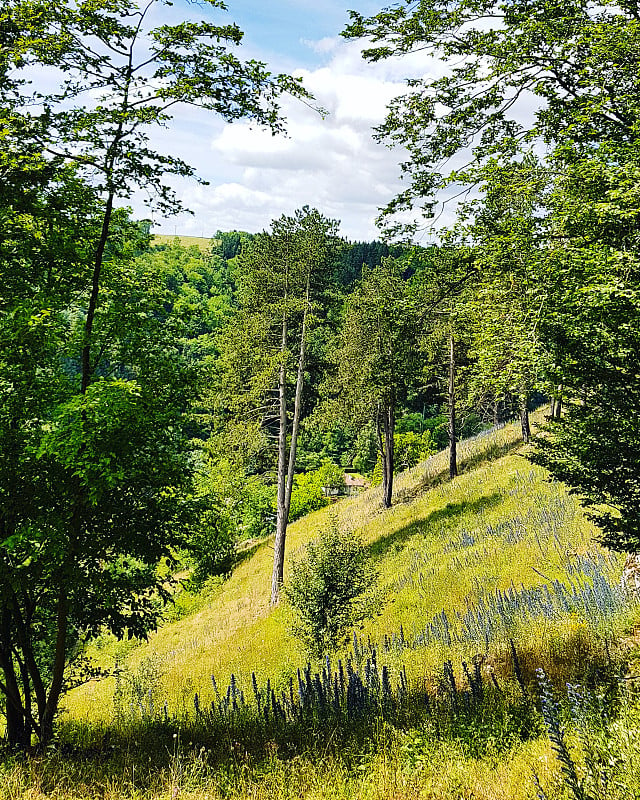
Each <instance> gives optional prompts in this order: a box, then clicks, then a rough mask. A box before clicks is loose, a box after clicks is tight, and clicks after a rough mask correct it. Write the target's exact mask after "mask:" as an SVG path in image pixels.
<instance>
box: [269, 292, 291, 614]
mask: <svg viewBox="0 0 640 800" xmlns="http://www.w3.org/2000/svg"><path fill="white" fill-rule="evenodd" d="M285 302H286V298H285ZM286 349H287V312H286V309H285V311H284V313H283V315H282V345H281V349H280V355H281V358H282V363H281V364H280V375H279V378H278V396H279V402H280V428H279V430H278V501H277V502H278V507H277V517H276V539H275V542H274V545H273V574H272V576H271V605H275V604H276V603H277V602H278V598H279V596H280V585H281V584H282V577H283V574H284V544H285V538H286V535H287V517H288V513H287V508H286V503H285V499H286V482H287V460H286V459H287V392H286V389H287V386H286V380H287V370H286V364H285V357H286Z"/></svg>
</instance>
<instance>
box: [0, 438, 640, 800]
mask: <svg viewBox="0 0 640 800" xmlns="http://www.w3.org/2000/svg"><path fill="white" fill-rule="evenodd" d="M459 455H460V457H459V461H460V465H461V474H460V475H459V476H458V477H457V478H455V479H454V480H453V481H449V480H448V458H447V454H446V453H440V454H437V455H436V456H433V457H432V458H431V459H429V460H428V461H427V462H425V463H424V464H421V465H419V466H418V467H416V468H415V469H413V470H410V471H408V472H407V473H404V474H403V475H401V476H399V478H398V480H397V483H396V502H395V505H394V506H393V507H392V508H391V509H387V510H385V509H383V508H382V505H381V491H380V489H379V488H374V489H372V490H369V491H366V492H364V493H363V494H362V495H359V496H357V497H355V498H350V499H347V500H342V501H340V502H338V503H336V504H335V505H333V506H332V507H330V508H328V509H323V510H321V511H318V512H315V513H314V514H311V515H309V516H308V517H306V518H304V519H301V520H299V521H298V522H296V523H294V524H293V525H291V526H290V528H289V533H288V540H287V547H288V552H289V553H292V552H294V551H295V550H296V549H297V548H299V547H301V546H302V545H303V544H304V543H305V542H307V541H309V540H310V539H311V538H313V537H314V536H316V535H317V534H318V533H319V531H320V530H321V529H322V528H323V526H326V525H328V524H329V522H330V515H335V516H337V518H338V520H339V523H340V524H341V525H342V526H344V527H346V528H350V529H352V530H356V531H358V532H359V533H360V535H361V537H362V539H363V541H364V542H365V545H366V546H367V547H368V549H369V552H370V554H371V557H372V559H373V560H374V562H375V564H376V566H377V569H378V573H379V587H380V589H381V591H382V593H383V594H384V596H385V603H384V606H383V608H382V611H381V613H380V614H379V615H378V616H376V617H375V618H374V619H372V620H369V621H368V622H366V623H365V624H364V625H363V626H362V628H361V629H358V630H357V631H356V632H355V633H356V635H357V638H358V647H359V648H362V649H364V650H365V651H366V653H365V656H363V658H364V657H368V655H370V654H371V649H369V644H370V645H371V646H372V647H375V648H376V650H377V653H378V656H377V657H378V663H379V664H386V665H388V667H389V668H390V670H391V674H392V675H393V676H394V680H395V678H396V677H397V675H398V672H399V670H400V669H401V668H403V667H404V669H405V670H406V673H407V675H408V678H409V685H410V687H411V690H412V691H413V692H414V694H415V696H414V697H413V698H412V697H409V706H408V707H407V711H406V713H405V712H403V713H404V717H403V719H404V722H402V723H400V722H399V721H396V722H394V721H393V719H391V720H388V719H387V718H385V717H384V715H382V716H380V715H378V716H376V715H373V716H371V719H370V720H363V722H362V724H360V723H359V722H357V721H356V722H351V723H348V724H347V727H346V728H345V729H342V730H341V729H340V726H339V724H337V722H336V721H335V720H334V721H333V722H329V721H327V722H326V725H323V724H322V721H321V720H320V719H317V718H316V721H315V722H313V724H311V723H309V727H308V728H305V726H304V725H302V727H300V726H299V725H298V726H297V727H296V726H295V725H294V726H293V727H291V726H290V727H289V728H286V727H285V728H283V729H282V730H280V731H279V732H278V733H276V732H275V731H276V729H275V728H274V729H271V728H269V725H266V727H265V726H264V725H263V723H261V722H259V721H258V722H257V723H254V722H251V721H250V719H249V717H247V720H249V722H247V723H244V722H242V721H241V720H240V721H239V722H238V723H237V724H236V723H234V722H233V720H232V719H231V718H229V724H228V727H225V725H226V724H227V723H225V722H224V716H223V717H218V718H217V719H218V722H216V723H215V725H214V726H213V727H211V728H210V729H208V728H207V726H206V725H205V726H204V727H202V726H203V718H200V721H198V717H197V715H196V714H195V711H194V696H195V694H196V693H197V694H198V698H199V699H198V702H199V703H200V704H201V705H202V706H203V707H204V708H208V706H209V704H210V703H211V702H212V701H215V698H216V696H215V691H214V687H213V684H212V681H211V676H212V675H214V676H215V678H216V681H217V684H218V687H219V689H220V691H221V693H222V694H223V695H224V691H225V688H226V685H227V682H228V680H229V676H230V675H231V674H232V673H233V674H234V676H235V679H236V681H237V684H238V685H239V686H240V687H241V688H244V690H245V692H246V693H247V697H248V698H249V700H251V697H250V687H251V675H252V672H255V673H256V678H257V681H258V684H259V685H260V686H261V687H264V685H265V684H266V681H267V680H268V679H269V680H270V681H271V685H272V687H280V688H281V687H282V686H283V684H284V683H285V682H286V680H287V679H288V677H289V676H295V670H296V668H297V667H298V666H302V665H304V663H305V662H306V658H305V654H304V653H303V652H302V651H301V650H300V649H299V647H298V646H297V644H296V642H295V641H294V640H293V638H292V637H291V636H290V635H289V633H288V623H289V617H288V615H289V613H290V612H289V611H288V610H287V609H286V607H284V606H283V607H279V608H277V609H275V610H273V609H270V607H269V593H270V577H271V567H272V555H273V551H272V542H271V541H264V542H259V543H257V544H253V545H252V546H251V548H250V549H249V550H248V551H247V552H245V553H244V554H243V559H242V561H241V562H240V563H239V564H238V566H237V567H236V569H235V570H234V572H233V574H232V575H231V576H230V577H229V578H228V579H227V580H225V581H213V582H212V583H211V584H210V585H209V586H208V587H207V590H206V592H205V593H204V594H203V595H201V596H200V597H197V598H190V597H189V596H187V595H183V596H181V597H179V598H178V605H179V606H180V612H179V615H178V616H179V617H180V618H178V619H175V620H174V621H167V622H166V623H165V624H164V625H163V626H161V627H160V629H159V630H158V631H157V632H155V633H154V634H152V635H151V636H150V637H149V641H148V642H144V643H135V642H134V643H123V642H116V641H115V640H114V639H112V638H111V637H105V638H104V639H103V640H102V641H100V642H98V643H97V644H96V646H95V647H94V648H93V650H92V655H93V656H94V658H95V659H96V660H97V661H98V662H100V663H101V664H102V666H104V667H106V668H113V666H114V665H115V664H116V663H117V664H118V665H119V666H120V667H121V668H122V669H123V670H124V673H123V676H122V677H121V678H120V686H121V687H122V686H128V687H131V686H133V685H134V683H135V685H136V687H137V689H136V692H137V695H136V696H137V698H138V700H137V702H138V705H139V707H136V706H135V704H134V705H131V704H130V705H127V703H131V696H132V693H131V691H129V695H127V696H126V697H125V696H124V695H123V696H122V697H120V699H118V697H119V695H118V693H117V692H116V696H115V699H114V690H116V688H117V687H116V681H115V679H113V678H112V679H108V680H103V681H95V682H92V683H90V684H88V685H85V686H84V687H81V688H80V689H78V690H76V691H74V692H73V693H72V694H71V695H70V696H68V697H67V699H66V711H65V714H64V715H63V717H62V721H63V737H64V739H65V741H67V742H69V743H71V747H72V751H73V752H75V748H78V750H77V752H78V757H77V758H75V757H71V758H70V759H69V758H65V757H63V756H60V755H55V756H52V757H45V758H40V759H36V760H31V761H29V762H28V763H26V764H20V763H17V762H14V763H12V762H11V761H5V762H4V766H3V767H2V769H3V770H4V772H2V773H1V774H0V786H2V787H3V791H4V792H5V793H4V794H2V793H1V792H0V796H2V797H3V798H4V797H5V796H7V797H16V798H18V797H20V798H23V797H25V798H27V797H28V798H32V800H34V799H35V800H41V798H42V800H43V799H44V798H45V797H46V798H59V800H70V799H71V798H73V800H88V799H89V798H92V799H93V798H104V799H105V800H134V799H137V800H160V798H171V800H175V798H177V797H180V798H192V800H205V798H216V800H217V798H223V797H225V798H233V799H235V798H237V800H241V798H242V800H244V798H247V799H248V798H258V799H259V800H281V799H282V800H284V798H304V800H321V799H322V800H324V798H339V799H342V798H345V800H346V798H362V800H364V798H367V799H368V798H380V800H382V798H397V800H405V798H406V800H409V798H432V799H433V800H436V798H438V800H439V799H440V798H442V800H454V798H455V800H459V798H483V799H486V800H521V799H522V800H525V798H526V799H527V800H528V799H529V798H535V797H538V796H541V795H539V792H540V791H543V792H544V795H545V796H546V797H547V798H548V800H561V798H566V796H567V795H566V790H565V788H563V785H562V776H561V773H560V770H559V767H558V764H557V762H556V760H555V757H554V755H553V751H552V749H551V746H550V744H549V742H548V741H547V740H546V738H544V737H543V736H541V731H542V728H541V727H540V730H538V727H539V726H541V725H542V723H541V720H540V719H539V714H538V712H536V711H535V709H534V708H533V706H531V707H530V708H529V711H526V708H525V711H526V713H525V720H528V721H525V722H524V723H523V724H524V725H525V727H524V729H523V730H522V731H521V732H520V733H516V734H514V733H513V732H511V733H510V732H509V730H508V729H507V728H506V727H504V726H505V723H504V719H502V717H501V716H500V713H502V712H500V713H498V712H497V711H491V710H490V709H488V710H487V712H486V717H483V716H482V714H484V713H485V712H484V711H483V712H482V714H481V715H480V716H477V715H476V716H475V717H473V718H472V719H473V721H472V723H469V724H470V725H471V727H470V728H469V727H465V725H466V723H464V720H462V721H460V720H456V718H455V713H454V712H453V710H452V711H451V714H452V716H451V717H450V718H449V717H448V716H447V714H449V712H447V711H446V704H445V707H444V708H445V710H444V712H442V711H441V712H439V713H440V717H438V716H437V715H436V717H429V716H428V715H427V716H426V717H425V716H424V707H420V702H423V701H420V697H421V694H420V693H421V692H424V691H425V690H426V691H428V692H429V693H434V696H436V697H440V698H441V700H440V701H439V702H441V701H442V697H443V695H442V692H443V688H442V686H443V684H442V676H443V663H444V662H445V661H450V662H451V663H452V668H453V675H454V679H455V681H456V683H457V686H458V689H459V691H460V699H459V702H461V703H462V702H463V700H464V697H465V696H468V695H469V688H470V687H469V683H468V681H467V678H466V677H465V674H464V670H463V667H462V662H463V661H465V662H466V663H467V664H468V665H470V664H475V663H478V664H479V665H480V669H481V671H482V675H483V678H484V681H485V684H486V685H487V686H489V687H491V686H495V687H496V688H495V692H496V695H495V696H496V698H498V699H500V698H502V700H500V702H501V703H503V704H506V705H504V710H505V713H506V714H507V716H508V715H509V714H515V715H516V717H515V719H516V720H517V715H518V714H520V713H522V712H521V711H518V708H519V707H520V706H521V705H522V703H523V702H524V705H525V707H526V706H527V703H529V702H531V701H528V700H527V701H523V700H522V695H521V694H519V692H520V689H519V688H518V684H517V683H516V681H515V678H514V675H515V674H516V672H519V673H520V676H521V679H522V681H523V684H524V685H526V686H527V687H528V692H530V695H531V696H534V695H535V670H536V668H539V667H543V668H544V670H545V672H546V673H547V675H549V676H550V678H551V680H552V681H553V682H554V683H555V684H556V685H558V686H563V685H564V684H565V683H566V682H567V681H571V682H576V681H578V682H586V683H588V684H591V683H593V682H594V681H595V683H597V681H599V680H602V676H611V675H613V674H614V673H615V672H616V670H619V669H620V665H621V664H622V663H623V661H622V660H621V656H620V645H619V641H620V637H621V634H622V633H623V631H629V630H631V629H632V628H633V625H634V623H635V622H636V621H637V617H638V612H637V607H636V606H635V605H634V604H625V603H624V602H623V600H622V596H621V594H620V593H619V591H618V589H617V586H616V583H617V581H618V580H619V573H620V568H621V562H622V559H621V557H619V556H617V555H615V554H610V553H607V552H605V551H603V550H602V549H601V548H600V546H599V545H598V544H597V541H596V540H597V534H598V531H597V530H596V529H595V528H594V526H593V525H592V524H591V523H590V522H589V521H588V520H587V519H586V518H585V516H584V514H583V512H582V510H581V508H580V506H579V503H578V501H577V500H576V498H575V497H573V496H571V495H569V494H568V492H567V491H566V489H565V488H564V487H563V486H561V485H560V484H558V483H555V482H552V481H549V480H548V479H547V476H546V474H545V473H544V471H543V470H542V469H540V468H538V467H534V466H532V465H531V464H530V462H528V461H527V460H526V458H525V457H524V455H523V450H522V448H521V445H520V442H519V431H518V429H517V427H516V426H505V427H504V428H502V429H500V430H497V431H492V432H490V433H486V434H483V435H481V436H479V437H476V438H475V439H472V440H469V441H467V442H464V443H461V445H460V454H459ZM285 579H286V571H285ZM599 582H600V583H599ZM545 587H546V588H545ZM558 587H560V588H558ZM563 587H565V588H563ZM598 587H600V588H599V589H598ZM596 589H598V591H600V590H602V592H604V594H602V597H600V595H598V594H597V592H596ZM572 592H573V594H571V593H572ZM589 592H591V594H589ZM568 597H573V600H571V603H569V601H568V600H567V598H568ZM563 603H565V604H568V605H567V610H563ZM471 611H473V613H474V615H475V616H474V617H473V619H474V620H480V621H479V622H477V625H476V628H474V627H473V625H471V627H469V625H470V624H471V623H470V622H469V620H470V619H471V618H470V617H469V618H468V617H466V616H465V615H467V614H469V613H470V612H471ZM443 612H444V617H446V621H447V622H446V626H445V627H446V630H445V629H444V628H443V624H442V619H443ZM170 616H171V614H169V617H170ZM474 624H475V623H474ZM483 626H484V627H483ZM443 631H444V632H443ZM483 631H484V633H483ZM474 632H475V633H477V635H475V633H474ZM447 637H448V639H447ZM514 654H515V655H514ZM343 657H348V654H347V653H344V654H343ZM516 659H517V664H516ZM606 679H607V680H609V679H610V677H609V678H606ZM127 681H128V683H127ZM492 681H493V684H492ZM136 682H137V683H136ZM595 683H594V685H595ZM394 685H396V684H394ZM465 687H467V688H465ZM492 691H493V689H492ZM465 693H466V694H465ZM125 695H126V692H125ZM123 697H124V698H125V699H124V700H123ZM127 697H128V699H127ZM518 698H520V699H518ZM445 699H446V698H445ZM467 701H468V698H467ZM467 701H464V702H467ZM165 704H166V709H167V711H166V712H163V711H162V709H164V707H165ZM163 713H165V714H168V717H166V722H165V723H163V716H162V715H163ZM252 713H253V712H252ZM442 713H444V717H442ZM626 713H627V721H626V723H625V724H626V725H627V727H624V726H623V727H622V728H621V729H620V730H619V731H617V732H615V731H614V733H613V734H612V735H614V736H617V737H618V738H619V739H620V740H621V742H622V744H620V747H623V748H624V747H626V748H627V750H628V759H629V763H630V764H633V763H635V760H637V758H638V753H636V750H637V749H638V748H637V747H635V745H633V741H634V740H633V737H632V736H631V735H630V734H629V733H628V730H632V729H635V728H636V727H637V723H636V720H637V719H638V718H640V714H639V713H638V711H637V704H636V705H634V702H633V697H632V696H630V700H629V708H628V711H627V712H626ZM420 715H422V716H420ZM399 719H400V718H398V720H399ZM438 719H440V722H438ZM501 719H502V722H501ZM536 719H537V720H538V722H536V721H535V720H536ZM411 720H415V722H411ZM418 720H421V721H420V722H419V724H418V723H417V721H418ZM447 720H448V721H447ZM347 722H348V721H347ZM212 724H213V723H212ZM220 725H222V727H220ZM256 725H257V727H256ZM261 725H262V727H260V726H261ZM349 725H355V727H353V728H349ZM442 725H444V727H440V728H438V726H442ZM531 725H533V728H531V729H530V730H528V729H527V726H531ZM216 726H217V727H216ZM434 726H435V728H434ZM537 726H538V727H537ZM449 728H450V731H449V732H448V733H447V730H449ZM270 731H271V732H270ZM287 731H289V732H287ZM350 731H351V732H350ZM182 732H183V733H182ZM189 736H190V737H191V739H193V741H192V742H190V741H189V740H188V738H185V737H189ZM625 736H626V737H627V738H626V739H625V738H624V737H625ZM174 737H177V738H174ZM289 737H290V738H289ZM623 740H624V741H623ZM624 742H627V744H624ZM634 748H635V749H634ZM87 753H89V754H92V753H95V760H94V761H89V762H86V754H87ZM91 757H92V756H91ZM578 760H579V758H578ZM534 775H535V776H537V780H538V783H539V786H538V785H536V783H535V780H534ZM625 780H626V783H625V784H624V785H625V786H632V785H634V783H633V781H634V780H635V778H633V774H632V773H631V772H630V773H629V775H628V776H627V777H626V778H625ZM3 782H4V783H3ZM621 785H622V784H621ZM5 786H6V787H8V788H7V789H5V788H4V787H5ZM539 787H542V788H541V789H540V788H539ZM621 791H622V790H621ZM624 796H625V795H624V794H618V795H615V794H613V795H612V798H613V797H615V799H616V800H618V798H620V800H621V798H622V797H624Z"/></svg>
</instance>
